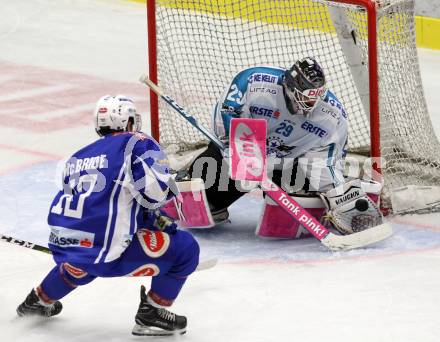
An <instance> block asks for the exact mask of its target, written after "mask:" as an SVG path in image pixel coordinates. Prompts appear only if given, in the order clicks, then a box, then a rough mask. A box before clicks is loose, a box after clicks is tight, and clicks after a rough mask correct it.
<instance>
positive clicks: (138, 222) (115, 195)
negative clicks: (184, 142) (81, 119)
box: [17, 95, 199, 335]
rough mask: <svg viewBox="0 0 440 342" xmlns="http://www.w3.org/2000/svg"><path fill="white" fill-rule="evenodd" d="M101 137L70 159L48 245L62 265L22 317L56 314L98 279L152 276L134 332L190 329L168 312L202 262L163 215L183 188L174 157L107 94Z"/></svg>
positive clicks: (129, 106)
mask: <svg viewBox="0 0 440 342" xmlns="http://www.w3.org/2000/svg"><path fill="white" fill-rule="evenodd" d="M94 121H95V127H96V132H97V133H98V135H100V136H101V138H100V139H99V140H97V141H95V142H93V143H92V144H90V145H88V146H86V147H84V148H82V149H80V150H79V151H77V152H76V153H74V154H73V155H72V157H70V158H69V159H68V160H67V162H66V163H65V166H64V169H63V175H62V189H61V190H60V191H59V192H58V194H57V195H56V196H55V198H54V200H53V202H52V204H51V206H50V211H49V216H48V223H49V226H50V230H51V232H50V237H49V248H50V249H51V251H52V253H53V257H54V260H55V262H56V266H55V267H54V268H53V269H52V270H51V271H50V272H49V273H48V275H47V276H46V277H45V278H44V280H43V281H42V283H41V284H40V285H39V286H37V287H36V288H35V289H32V291H31V293H30V294H29V295H28V296H27V298H26V300H25V301H24V302H23V303H22V304H21V305H20V306H19V307H18V308H17V313H18V315H19V316H29V315H39V316H54V315H57V314H59V313H60V311H61V309H62V305H61V303H60V301H59V300H60V299H61V298H63V297H64V296H66V295H67V294H69V293H70V292H71V291H73V290H74V289H75V288H77V287H78V286H81V285H86V284H88V283H90V282H91V281H93V280H94V279H96V278H97V277H121V276H152V277H153V278H152V281H151V289H150V290H149V291H148V293H146V289H145V287H144V286H142V287H141V302H140V305H139V309H138V312H137V314H136V317H135V321H136V324H135V326H134V328H133V334H134V335H171V334H175V333H184V332H185V331H186V318H185V317H184V316H178V315H176V314H174V313H171V312H169V311H168V310H167V309H166V307H168V306H170V305H171V304H172V303H173V301H174V299H175V298H176V297H177V295H178V294H179V291H180V290H181V288H182V286H183V284H184V283H185V280H186V279H187V277H188V276H189V275H190V274H191V273H192V272H193V271H194V270H195V269H196V267H197V265H198V257H199V246H198V244H197V242H196V240H195V239H194V238H193V237H192V235H190V234H189V233H187V232H185V231H181V230H178V229H177V226H176V224H175V223H174V222H173V221H171V220H170V219H169V218H168V217H166V216H164V215H163V214H162V212H161V211H160V209H158V208H159V207H160V206H161V205H163V203H165V202H166V201H167V200H169V199H170V198H172V197H173V196H175V194H176V193H177V190H175V189H176V187H175V183H174V180H173V178H172V177H171V176H170V174H169V173H168V164H167V157H166V155H165V154H164V152H163V151H162V150H161V148H160V146H159V145H158V143H157V142H156V141H155V140H153V139H152V138H151V137H149V136H147V135H145V134H143V133H141V132H139V130H140V124H141V123H140V116H139V115H138V114H137V112H136V108H135V106H134V104H133V102H132V100H131V99H129V98H127V97H125V96H122V95H118V96H104V97H102V98H101V99H100V100H99V101H98V103H97V106H96V109H95V112H94Z"/></svg>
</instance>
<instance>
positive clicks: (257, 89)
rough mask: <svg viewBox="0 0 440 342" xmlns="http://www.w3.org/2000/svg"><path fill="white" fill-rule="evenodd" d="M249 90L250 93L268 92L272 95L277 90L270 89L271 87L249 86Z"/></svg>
mask: <svg viewBox="0 0 440 342" xmlns="http://www.w3.org/2000/svg"><path fill="white" fill-rule="evenodd" d="M249 92H250V93H258V92H260V93H270V94H272V95H276V94H277V90H276V89H272V88H266V87H250V88H249Z"/></svg>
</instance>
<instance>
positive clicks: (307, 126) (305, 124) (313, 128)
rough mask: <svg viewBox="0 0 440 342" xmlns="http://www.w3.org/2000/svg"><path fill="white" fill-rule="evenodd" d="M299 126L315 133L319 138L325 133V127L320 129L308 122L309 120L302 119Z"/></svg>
mask: <svg viewBox="0 0 440 342" xmlns="http://www.w3.org/2000/svg"><path fill="white" fill-rule="evenodd" d="M301 128H302V129H304V130H306V131H307V132H310V133H313V134H315V135H317V136H318V137H320V138H323V137H325V136H326V135H327V131H326V130H325V129H322V128H321V127H319V126H316V125H314V124H312V123H310V122H309V121H304V122H303V124H302V125H301Z"/></svg>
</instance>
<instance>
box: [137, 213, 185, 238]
mask: <svg viewBox="0 0 440 342" xmlns="http://www.w3.org/2000/svg"><path fill="white" fill-rule="evenodd" d="M141 227H142V228H145V229H148V230H151V231H157V230H158V231H161V232H165V233H167V234H171V235H172V234H175V233H176V231H177V224H176V223H174V220H173V219H172V218H170V217H168V216H166V215H165V214H164V213H162V212H161V211H160V210H159V209H157V210H145V211H144V212H143V221H142V225H141Z"/></svg>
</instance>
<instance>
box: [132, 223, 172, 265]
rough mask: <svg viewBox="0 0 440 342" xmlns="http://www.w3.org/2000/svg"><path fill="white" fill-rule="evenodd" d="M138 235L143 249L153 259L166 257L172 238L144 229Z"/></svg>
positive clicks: (162, 233)
mask: <svg viewBox="0 0 440 342" xmlns="http://www.w3.org/2000/svg"><path fill="white" fill-rule="evenodd" d="M137 234H138V238H139V241H140V243H141V246H142V249H143V250H144V252H145V254H147V255H148V256H149V257H151V258H158V257H160V256H162V255H164V254H165V252H166V251H167V250H168V247H169V246H170V236H169V235H168V234H167V233H164V232H158V231H154V232H153V231H151V230H147V229H142V230H139V231H138V232H137Z"/></svg>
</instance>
